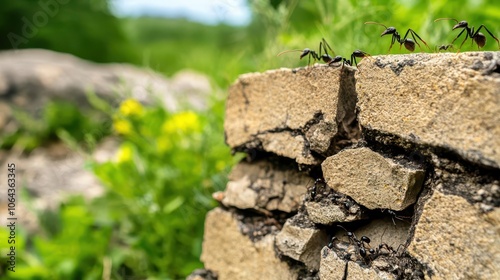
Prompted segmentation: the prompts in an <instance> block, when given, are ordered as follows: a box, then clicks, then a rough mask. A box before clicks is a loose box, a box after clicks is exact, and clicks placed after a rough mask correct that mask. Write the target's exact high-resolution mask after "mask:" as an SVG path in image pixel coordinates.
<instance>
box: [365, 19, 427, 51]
mask: <svg viewBox="0 0 500 280" xmlns="http://www.w3.org/2000/svg"><path fill="white" fill-rule="evenodd" d="M365 24H377V25H381V26H383V27H384V28H385V31H384V32H382V34H381V35H380V37H382V36H384V35H391V34H392V41H391V45H390V46H389V52H390V51H391V48H392V45H393V44H394V42H396V41H397V42H398V43H399V49H401V45H403V44H404V45H405V48H406V49H407V50H409V51H410V52H413V51H414V50H415V43H416V44H417V45H418V47H419V48H422V47H421V46H420V44H419V43H418V41H417V39H416V38H418V39H420V41H422V43H424V44H425V45H426V46H427V47H428V48H429V45H427V43H426V42H425V41H424V40H423V39H422V38H420V36H418V34H417V33H416V32H415V31H413V30H412V29H408V31H406V34H405V36H404V37H403V39H401V36H400V35H399V33H398V32H397V30H396V28H395V27H392V26H391V27H387V26H385V25H383V24H382V23H378V22H374V21H367V22H365ZM408 34H410V35H411V37H412V38H413V40H412V39H409V38H408V39H407V38H406V37H408ZM415 37H416V38H415ZM429 49H430V48H429Z"/></svg>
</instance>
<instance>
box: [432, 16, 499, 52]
mask: <svg viewBox="0 0 500 280" xmlns="http://www.w3.org/2000/svg"><path fill="white" fill-rule="evenodd" d="M440 20H454V21H455V22H456V23H457V24H455V25H454V26H453V28H452V30H455V29H457V28H462V31H460V33H458V36H457V37H455V39H453V41H451V43H452V44H453V42H455V40H456V39H458V37H460V36H461V35H462V33H464V31H465V39H464V41H463V42H462V44H460V48H461V47H462V46H463V45H464V43H465V41H467V39H468V38H469V37H470V38H471V39H472V40H473V42H476V44H477V47H478V49H479V48H482V47H484V45H485V44H486V36H484V34H483V33H481V32H479V30H481V28H483V27H484V29H486V31H487V32H488V33H489V34H490V35H491V37H493V39H495V40H496V41H497V43H498V48H499V49H500V41H498V39H497V37H495V35H493V34H492V33H491V32H490V31H489V30H488V28H486V26H484V24H481V25H480V26H479V28H478V29H477V30H476V32H474V27H469V24H468V23H467V22H466V21H465V20H462V21H458V20H456V19H454V18H438V19H436V20H434V22H436V21H440ZM459 50H460V49H459Z"/></svg>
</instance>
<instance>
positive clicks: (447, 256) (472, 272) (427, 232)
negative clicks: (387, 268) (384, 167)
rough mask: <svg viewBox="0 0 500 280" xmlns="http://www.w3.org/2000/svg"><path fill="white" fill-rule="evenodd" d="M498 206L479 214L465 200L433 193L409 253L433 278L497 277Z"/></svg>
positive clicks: (499, 259) (499, 250) (499, 273)
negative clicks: (430, 272) (428, 269)
mask: <svg viewBox="0 0 500 280" xmlns="http://www.w3.org/2000/svg"><path fill="white" fill-rule="evenodd" d="M499 236H500V209H498V208H496V209H495V210H493V211H491V212H489V213H487V214H482V213H481V212H480V211H479V210H478V209H477V207H474V206H473V205H471V204H469V203H468V202H467V201H466V200H465V199H463V198H461V197H458V196H454V195H444V194H442V193H440V192H437V191H436V192H434V194H433V195H432V197H431V198H430V200H429V201H427V203H426V204H425V206H424V209H423V212H422V216H421V217H420V220H419V222H418V224H417V225H416V228H415V236H414V238H413V241H412V243H411V245H410V246H409V252H410V254H411V255H413V256H415V257H416V258H417V259H418V260H419V261H421V262H422V263H425V264H427V265H428V266H429V268H430V269H431V271H432V279H500V245H499V242H500V239H499Z"/></svg>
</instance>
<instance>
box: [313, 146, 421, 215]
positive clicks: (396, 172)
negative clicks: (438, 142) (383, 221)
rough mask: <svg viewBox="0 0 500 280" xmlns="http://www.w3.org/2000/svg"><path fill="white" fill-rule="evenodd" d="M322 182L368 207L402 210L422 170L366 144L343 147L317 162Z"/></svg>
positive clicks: (414, 193)
mask: <svg viewBox="0 0 500 280" xmlns="http://www.w3.org/2000/svg"><path fill="white" fill-rule="evenodd" d="M321 167H322V169H323V175H324V177H325V181H326V183H327V184H328V185H329V186H330V187H331V188H333V189H334V190H335V191H337V192H340V193H343V194H346V195H348V196H350V197H351V198H352V199H354V200H355V201H356V202H357V203H359V204H361V205H363V206H365V207H367V208H369V209H376V208H387V209H392V210H396V211H399V210H403V209H405V208H406V207H408V206H409V205H411V204H413V203H415V201H416V198H417V195H418V193H419V192H420V190H421V188H422V185H423V181H424V175H425V173H424V170H423V169H421V168H418V167H415V166H405V165H403V164H400V163H397V162H395V161H394V160H392V159H388V158H385V157H383V156H382V155H380V154H379V153H376V152H374V151H372V150H370V149H369V148H359V149H347V150H343V151H341V152H339V153H338V154H335V155H333V156H331V157H328V158H327V159H326V160H325V161H323V163H322V164H321Z"/></svg>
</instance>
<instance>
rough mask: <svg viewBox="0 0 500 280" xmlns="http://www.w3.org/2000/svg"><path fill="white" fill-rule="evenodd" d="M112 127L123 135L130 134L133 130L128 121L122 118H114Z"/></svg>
mask: <svg viewBox="0 0 500 280" xmlns="http://www.w3.org/2000/svg"><path fill="white" fill-rule="evenodd" d="M113 128H114V129H115V130H116V132H118V133H120V134H123V135H130V134H131V133H132V130H133V127H132V124H131V123H130V121H128V120H124V119H115V120H114V121H113Z"/></svg>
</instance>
